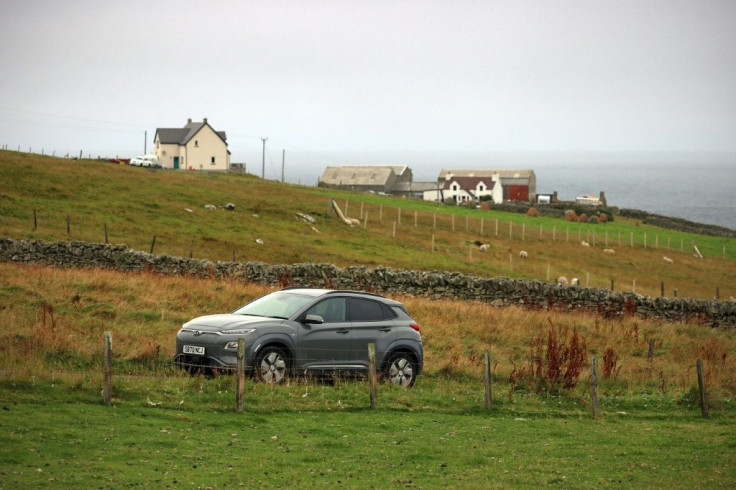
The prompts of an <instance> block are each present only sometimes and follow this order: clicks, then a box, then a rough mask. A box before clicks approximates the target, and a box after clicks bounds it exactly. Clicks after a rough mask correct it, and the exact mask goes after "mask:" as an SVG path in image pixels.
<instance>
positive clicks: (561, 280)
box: [557, 276, 567, 286]
mask: <svg viewBox="0 0 736 490" xmlns="http://www.w3.org/2000/svg"><path fill="white" fill-rule="evenodd" d="M557 284H561V285H562V286H567V278H566V277H565V276H560V277H558V278H557Z"/></svg>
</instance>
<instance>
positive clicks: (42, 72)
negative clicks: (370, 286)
mask: <svg viewBox="0 0 736 490" xmlns="http://www.w3.org/2000/svg"><path fill="white" fill-rule="evenodd" d="M735 26H736V1H733V0H645V1H642V0H633V1H629V0H617V1H604V0H600V1H589V0H536V1H493V0H484V1H473V0H453V1H450V0H444V1H431V0H423V1H409V0H407V1H401V0H395V1H357V0H322V1H320V0H315V1H310V0H268V1H249V0H240V1H217V2H203V1H201V0H200V1H189V0H175V1H168V0H167V1H152V0H143V1H139V0H126V1H124V2H106V1H99V0H91V1H87V0H64V1H59V0H2V2H1V3H0V41H1V42H0V62H1V64H0V66H2V72H1V74H0V144H2V145H5V144H7V145H8V146H9V147H10V148H11V149H17V147H18V146H20V147H21V149H23V150H27V149H28V148H29V147H32V148H33V151H40V149H41V148H44V150H45V152H46V153H50V152H51V151H52V150H54V151H56V152H57V154H59V153H66V152H72V153H74V152H76V153H78V152H79V150H83V151H84V153H85V154H87V153H91V154H92V155H109V156H114V155H120V156H133V155H135V154H139V153H142V152H143V141H144V132H145V131H148V149H149V150H150V149H151V148H152V143H151V141H152V140H153V133H154V132H155V129H156V128H157V127H181V126H183V125H184V124H186V120H187V118H188V117H192V118H193V119H194V120H197V121H198V120H201V119H202V118H203V117H207V118H208V120H209V122H210V124H211V125H212V126H213V127H214V128H215V129H216V130H221V131H226V132H227V134H228V142H229V146H230V150H231V151H232V153H233V161H239V160H240V159H241V158H242V155H246V154H260V151H261V139H260V137H262V136H264V137H268V138H269V140H268V143H267V145H268V146H269V148H270V151H271V152H276V153H277V154H278V155H279V159H280V153H281V149H286V151H287V153H288V152H290V151H296V152H299V151H314V152H321V153H322V154H324V155H330V154H331V152H348V151H363V152H365V151H382V152H401V151H444V152H459V151H465V152H510V153H514V152H639V151H655V152H662V151H672V152H736V27H735ZM328 163H330V164H332V163H333V162H328ZM376 163H384V162H376ZM386 163H395V162H386Z"/></svg>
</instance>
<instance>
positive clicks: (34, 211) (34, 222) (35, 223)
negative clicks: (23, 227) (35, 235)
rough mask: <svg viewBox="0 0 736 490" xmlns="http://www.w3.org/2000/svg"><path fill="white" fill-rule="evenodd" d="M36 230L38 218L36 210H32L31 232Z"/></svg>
mask: <svg viewBox="0 0 736 490" xmlns="http://www.w3.org/2000/svg"><path fill="white" fill-rule="evenodd" d="M36 230H38V217H37V216H36V210H35V209H34V210H33V231H36Z"/></svg>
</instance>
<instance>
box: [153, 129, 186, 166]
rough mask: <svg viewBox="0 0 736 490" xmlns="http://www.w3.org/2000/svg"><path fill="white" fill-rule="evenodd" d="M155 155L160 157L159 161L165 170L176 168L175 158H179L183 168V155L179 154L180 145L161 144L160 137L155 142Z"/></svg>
mask: <svg viewBox="0 0 736 490" xmlns="http://www.w3.org/2000/svg"><path fill="white" fill-rule="evenodd" d="M154 146H155V148H154V154H155V155H156V156H157V157H158V161H159V162H160V163H161V166H162V167H163V168H174V157H179V160H180V166H181V155H180V154H179V145H177V144H161V142H160V141H159V138H158V135H156V141H155V142H154Z"/></svg>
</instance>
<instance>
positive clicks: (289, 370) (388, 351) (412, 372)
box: [174, 289, 424, 387]
mask: <svg viewBox="0 0 736 490" xmlns="http://www.w3.org/2000/svg"><path fill="white" fill-rule="evenodd" d="M240 337H243V338H244V339H245V345H246V352H245V361H246V362H245V364H246V368H245V369H246V371H247V372H250V373H252V374H253V375H255V377H256V378H258V379H260V380H261V381H264V382H267V383H281V382H283V381H284V380H285V379H286V378H287V377H290V376H296V375H314V376H316V377H320V378H325V377H326V378H331V377H336V376H337V377H356V376H357V377H365V376H367V375H368V367H369V366H368V344H369V343H375V345H376V366H377V371H378V372H379V373H380V374H381V375H382V376H384V377H386V378H387V379H388V380H389V381H390V382H391V383H393V384H395V385H399V386H405V387H409V386H412V385H413V384H414V382H415V381H416V377H417V376H418V375H419V374H421V372H422V368H423V353H424V351H423V346H422V337H421V334H420V328H419V325H418V324H417V323H416V322H415V321H414V320H413V319H412V318H411V317H410V316H409V313H408V312H407V311H406V308H405V307H404V305H403V304H401V303H399V302H398V301H394V300H391V299H388V298H385V297H383V296H379V295H376V294H370V293H364V292H357V291H338V290H329V289H284V290H281V291H277V292H274V293H271V294H268V295H266V296H263V297H261V298H258V299H256V300H255V301H252V302H250V303H248V304H246V305H244V306H242V307H240V308H238V309H237V310H235V311H233V312H232V313H228V314H218V315H207V316H201V317H198V318H195V319H193V320H191V321H189V322H187V323H185V324H184V325H182V327H181V329H180V330H179V332H178V333H177V334H176V356H175V357H174V362H175V363H176V364H177V365H179V366H180V367H181V368H182V369H186V370H188V371H190V372H193V373H197V372H205V373H209V372H212V371H217V370H228V371H230V370H235V369H236V368H237V349H238V338H240Z"/></svg>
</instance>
